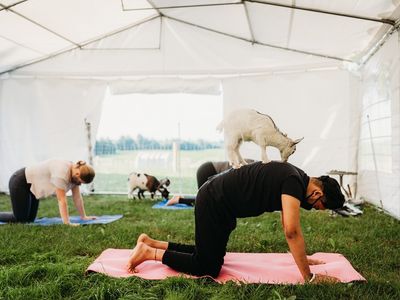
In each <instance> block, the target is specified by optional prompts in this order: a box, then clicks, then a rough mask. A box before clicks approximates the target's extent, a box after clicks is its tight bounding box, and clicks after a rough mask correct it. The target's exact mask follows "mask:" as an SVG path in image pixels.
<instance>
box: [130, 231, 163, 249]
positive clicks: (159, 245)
mask: <svg viewBox="0 0 400 300" xmlns="http://www.w3.org/2000/svg"><path fill="white" fill-rule="evenodd" d="M140 243H144V244H146V245H147V246H150V247H151V248H156V249H162V250H167V248H168V242H164V241H159V240H155V239H152V238H151V237H149V236H148V235H147V234H145V233H142V234H141V235H139V237H138V239H137V242H136V245H139V244H140Z"/></svg>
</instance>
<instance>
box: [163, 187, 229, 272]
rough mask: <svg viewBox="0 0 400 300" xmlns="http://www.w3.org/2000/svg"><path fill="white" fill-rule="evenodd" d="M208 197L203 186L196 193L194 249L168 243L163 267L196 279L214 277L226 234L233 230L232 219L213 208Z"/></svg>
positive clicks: (221, 256) (220, 262) (217, 270)
mask: <svg viewBox="0 0 400 300" xmlns="http://www.w3.org/2000/svg"><path fill="white" fill-rule="evenodd" d="M212 194H213V193H212V192H210V191H208V189H207V188H205V186H203V188H202V189H200V191H199V193H198V194H197V199H196V206H195V225H196V229H195V235H196V237H195V246H194V245H182V244H177V243H172V242H169V243H168V249H167V250H166V251H165V253H164V256H163V259H162V262H163V264H165V265H167V266H169V267H171V268H172V269H174V270H177V271H179V272H184V273H187V274H192V275H196V276H203V275H209V276H212V277H217V276H218V274H219V272H220V271H221V267H222V265H223V264H224V256H225V254H226V245H227V243H228V240H229V235H230V234H231V232H232V230H233V229H234V228H235V227H236V218H234V217H231V216H230V215H229V214H228V213H227V212H226V211H223V210H221V209H216V208H215V206H214V204H215V202H213V201H214V200H213V199H212V198H211V197H212Z"/></svg>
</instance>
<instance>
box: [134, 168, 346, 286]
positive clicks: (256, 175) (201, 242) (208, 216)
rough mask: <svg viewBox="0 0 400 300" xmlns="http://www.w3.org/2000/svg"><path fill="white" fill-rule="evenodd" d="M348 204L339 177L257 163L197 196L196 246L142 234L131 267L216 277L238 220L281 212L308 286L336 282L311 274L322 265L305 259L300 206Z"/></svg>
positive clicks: (214, 180)
mask: <svg viewBox="0 0 400 300" xmlns="http://www.w3.org/2000/svg"><path fill="white" fill-rule="evenodd" d="M344 201H345V199H344V196H343V194H342V193H341V191H340V186H339V184H338V182H337V181H336V180H335V179H333V178H331V177H329V176H320V177H309V176H307V174H306V173H305V172H304V171H302V170H301V169H299V168H297V167H295V166H294V165H292V164H290V163H285V162H277V161H272V162H269V163H267V164H263V163H262V162H256V163H253V164H249V165H245V166H242V167H241V168H239V169H230V170H229V171H227V172H224V173H221V174H219V175H217V176H215V177H213V178H212V179H210V180H208V181H207V182H206V183H205V184H204V185H202V187H201V188H200V190H199V192H198V194H197V198H196V205H195V245H182V244H177V243H173V242H165V241H158V240H154V239H152V238H150V237H149V236H148V235H146V234H141V235H140V236H139V238H138V240H137V244H136V247H135V248H134V251H133V253H132V256H131V257H130V259H129V263H128V269H129V270H130V271H131V272H135V267H136V266H138V265H139V264H141V263H142V262H144V261H146V260H153V259H154V260H157V261H162V263H163V264H165V265H167V266H169V267H171V268H172V269H175V270H176V271H179V272H184V273H188V274H192V275H196V276H204V275H209V276H212V277H217V276H218V275H219V272H220V270H221V267H222V265H223V263H224V256H225V254H226V246H227V243H228V239H229V235H230V234H231V232H232V231H233V230H234V229H235V227H236V218H246V217H255V216H259V215H261V214H263V213H264V212H273V211H281V212H282V213H281V216H282V226H283V230H284V233H285V237H286V241H287V243H288V246H289V249H290V252H291V253H292V255H293V258H294V261H295V262H296V265H297V267H298V269H299V271H300V273H301V275H302V276H303V278H304V280H305V282H323V281H337V279H336V278H334V277H330V276H327V275H323V274H312V273H311V272H310V267H309V265H310V264H320V263H322V262H320V261H316V260H311V259H308V258H307V256H306V247H305V242H304V238H303V234H302V232H301V226H300V207H302V208H304V209H307V210H311V209H312V208H314V209H316V210H324V209H337V208H340V207H342V206H343V203H344ZM265 267H266V268H268V266H265Z"/></svg>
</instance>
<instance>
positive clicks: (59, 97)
mask: <svg viewBox="0 0 400 300" xmlns="http://www.w3.org/2000/svg"><path fill="white" fill-rule="evenodd" d="M399 26H400V0H363V1H359V0H338V1H320V0H269V1H267V0H245V1H240V0H185V1H183V0H168V1H166V0H151V1H150V0H118V1H117V0H114V1H113V0H96V1H94V0H87V1H78V0H0V166H1V171H0V191H7V189H8V188H7V184H8V177H9V176H10V174H11V173H12V172H13V171H15V170H16V168H18V167H21V166H24V165H26V164H29V163H32V162H34V161H38V160H41V159H44V158H48V157H54V156H57V157H65V158H67V157H68V159H80V158H85V157H86V156H87V155H88V152H87V147H86V144H87V141H86V133H85V130H84V126H85V124H84V120H85V119H87V120H88V121H89V122H90V123H91V124H92V130H93V132H92V137H94V136H95V135H96V130H97V125H98V122H99V117H100V112H101V104H102V100H103V98H104V95H105V92H106V89H107V88H109V89H110V92H111V93H114V94H123V93H133V92H141V93H176V92H182V93H199V94H218V93H221V94H222V95H223V99H224V114H227V113H228V112H229V111H231V110H233V109H234V108H237V107H244V106H246V107H252V108H256V109H259V110H260V111H263V112H265V113H267V114H270V115H271V116H272V117H273V118H274V119H275V121H276V123H277V124H278V126H279V127H280V128H281V129H282V130H283V131H285V132H287V133H288V135H289V136H290V137H294V138H297V137H301V136H304V137H305V139H304V141H302V142H301V144H299V147H298V150H297V152H296V154H295V155H294V156H293V157H292V158H291V160H292V162H294V163H295V164H297V165H299V166H301V167H303V168H304V169H305V170H306V171H307V172H308V173H309V174H310V175H319V174H321V173H325V172H327V171H329V170H331V169H343V170H347V171H357V172H358V177H357V181H355V179H356V178H355V177H354V178H348V180H349V183H351V184H352V185H353V186H354V188H355V187H356V185H357V186H358V196H359V197H363V198H364V199H367V200H368V201H370V202H372V203H374V204H376V205H378V206H383V208H384V209H385V210H386V211H388V212H389V213H391V214H393V215H395V216H396V217H398V218H400V203H399V200H398V199H399V198H400V197H399V193H400V183H399V179H398V178H399V175H400V174H399V172H400V171H399V170H400V162H399V158H400V155H399V154H400V153H399V152H400V150H399V140H400V132H399V112H400V108H399V106H400V104H399V103H400V95H399V94H400V87H399V86H400V67H399V66H400V51H399V50H400V41H399ZM17 116H18V118H17ZM367 116H368V117H367ZM370 128H371V129H370ZM243 151H244V153H246V155H247V156H252V157H254V158H259V153H258V149H257V148H255V147H254V145H251V144H246V145H245V146H244V147H243ZM271 151H272V152H271V156H272V157H273V158H277V153H276V152H275V153H274V150H271Z"/></svg>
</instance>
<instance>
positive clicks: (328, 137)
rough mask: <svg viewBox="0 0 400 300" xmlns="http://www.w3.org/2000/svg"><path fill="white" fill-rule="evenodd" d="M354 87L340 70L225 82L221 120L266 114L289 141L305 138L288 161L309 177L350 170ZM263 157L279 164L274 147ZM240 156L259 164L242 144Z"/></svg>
mask: <svg viewBox="0 0 400 300" xmlns="http://www.w3.org/2000/svg"><path fill="white" fill-rule="evenodd" d="M359 86H360V81H359V80H358V78H355V77H354V76H352V75H351V74H350V73H349V72H347V71H344V70H330V71H314V72H299V73H292V74H276V75H272V76H260V77H239V78H232V79H226V80H224V81H223V95H224V115H227V114H228V113H229V112H230V111H232V110H234V109H236V108H240V107H248V108H254V109H256V110H258V111H260V112H262V113H265V114H268V115H270V116H271V117H272V118H273V119H274V121H275V123H276V124H277V126H278V127H279V128H280V130H281V131H282V132H284V133H287V134H288V136H289V137H290V138H292V139H296V138H300V137H304V140H303V141H302V142H300V143H299V144H298V146H297V150H296V152H295V153H294V154H293V155H292V156H291V157H290V158H289V162H291V163H293V164H295V165H297V166H299V167H301V168H303V169H304V170H305V171H306V172H307V173H308V174H309V175H311V176H316V175H318V176H319V175H322V174H326V172H328V171H330V170H332V169H338V170H347V171H355V170H356V153H357V136H358V135H357V131H358V125H357V122H354V120H355V119H356V118H357V116H356V108H357V105H356V102H357V101H353V98H356V99H357V98H358V95H357V94H358V87H359ZM269 148H270V147H269ZM267 152H268V153H269V158H270V159H280V155H279V151H278V150H276V149H275V148H271V149H268V150H267ZM241 153H242V154H243V156H244V157H251V158H255V159H260V150H259V148H258V147H257V146H256V145H254V144H253V143H244V145H242V147H241ZM349 179H351V180H353V181H354V179H355V178H349Z"/></svg>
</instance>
